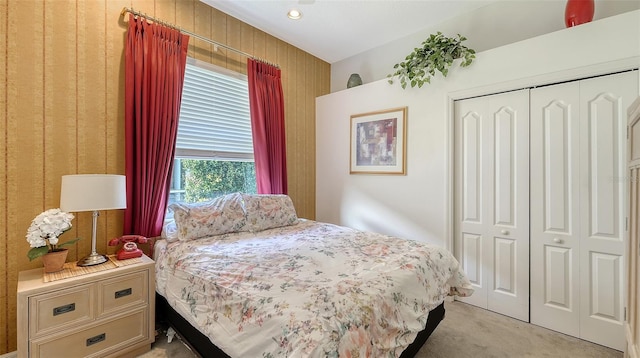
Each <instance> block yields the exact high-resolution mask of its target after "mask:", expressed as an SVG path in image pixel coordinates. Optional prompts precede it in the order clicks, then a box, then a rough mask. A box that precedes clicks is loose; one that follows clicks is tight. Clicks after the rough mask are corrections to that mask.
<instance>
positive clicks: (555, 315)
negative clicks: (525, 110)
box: [531, 72, 638, 350]
mask: <svg viewBox="0 0 640 358" xmlns="http://www.w3.org/2000/svg"><path fill="white" fill-rule="evenodd" d="M637 84H638V82H637V72H627V73H622V74H617V75H611V76H605V77H598V78H593V79H588V80H582V81H576V82H571V83H565V84H560V85H554V86H549V87H543V88H538V89H534V90H532V91H531V198H532V199H531V264H532V265H531V267H532V269H531V322H532V323H535V324H538V325H541V326H544V327H547V328H550V329H553V330H557V331H560V332H563V333H567V334H570V335H573V336H576V337H580V338H583V339H586V340H589V341H592V342H596V343H599V344H602V345H606V346H608V347H612V348H615V349H619V350H622V349H624V331H623V318H624V317H623V315H624V313H623V311H624V294H623V290H624V286H623V284H624V237H625V226H624V225H625V217H626V209H625V208H626V207H625V205H626V202H625V190H626V189H625V188H626V187H625V185H624V180H625V161H626V155H625V149H626V141H625V133H626V130H625V128H626V126H625V123H626V118H625V108H627V107H628V106H629V104H630V101H631V100H632V99H633V98H635V96H636V95H637Z"/></svg>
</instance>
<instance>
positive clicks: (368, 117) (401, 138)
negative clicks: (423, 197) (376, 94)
mask: <svg viewBox="0 0 640 358" xmlns="http://www.w3.org/2000/svg"><path fill="white" fill-rule="evenodd" d="M406 125H407V107H402V108H394V109H389V110H384V111H378V112H371V113H363V114H354V115H352V116H351V157H350V162H351V168H350V173H351V174H405V162H406V158H405V157H406Z"/></svg>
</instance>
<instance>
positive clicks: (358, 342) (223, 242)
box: [154, 193, 473, 358]
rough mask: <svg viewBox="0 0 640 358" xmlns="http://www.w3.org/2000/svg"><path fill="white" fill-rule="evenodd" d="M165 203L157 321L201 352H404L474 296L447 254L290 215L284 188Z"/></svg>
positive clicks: (323, 354) (157, 254) (412, 352)
mask: <svg viewBox="0 0 640 358" xmlns="http://www.w3.org/2000/svg"><path fill="white" fill-rule="evenodd" d="M170 209H171V210H172V211H173V214H174V219H175V226H173V227H172V226H171V225H168V226H167V227H166V228H165V230H164V234H163V236H165V237H166V239H165V240H158V241H157V242H156V244H155V249H154V252H155V253H154V259H155V260H156V291H157V294H158V299H157V307H158V309H159V312H158V315H159V317H158V318H157V319H166V320H168V321H169V322H170V324H171V325H172V326H173V327H174V328H175V329H176V330H177V331H178V333H179V334H180V335H181V336H182V337H183V338H184V339H186V340H187V341H188V342H189V344H190V345H191V346H192V347H194V348H195V349H196V350H197V351H198V353H199V354H200V355H202V356H215V357H217V356H223V357H224V356H229V357H274V358H275V357H399V356H403V357H405V356H406V357H409V356H413V355H415V353H416V352H417V351H418V350H419V349H420V347H421V346H422V344H423V343H424V341H425V340H426V339H427V338H428V336H429V335H430V334H431V332H433V330H434V329H435V327H436V326H437V324H438V322H440V320H441V319H442V318H443V317H444V306H443V302H444V300H445V299H446V297H447V296H454V295H459V296H469V295H471V294H472V292H473V290H472V288H471V285H470V283H469V281H468V279H467V278H466V276H465V274H464V273H463V272H462V271H461V269H460V265H459V264H458V262H457V261H456V260H455V258H454V257H453V256H452V255H451V254H450V253H449V252H448V251H447V250H445V249H442V248H440V247H436V246H432V245H427V244H424V243H420V242H417V241H413V240H405V239H399V238H394V237H390V236H386V235H381V234H375V233H368V232H363V231H358V230H354V229H350V228H346V227H341V226H337V225H332V224H327V223H321V222H316V221H312V220H305V219H300V218H298V217H297V216H296V214H295V209H294V208H293V204H292V202H291V199H290V198H289V197H288V196H286V195H247V194H239V193H234V194H231V195H227V196H224V197H220V198H217V199H215V200H213V201H211V202H207V203H202V204H189V205H188V204H172V205H171V206H170Z"/></svg>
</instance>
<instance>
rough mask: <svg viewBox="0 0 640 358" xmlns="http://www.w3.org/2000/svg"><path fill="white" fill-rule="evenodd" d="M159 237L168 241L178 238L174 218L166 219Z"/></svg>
mask: <svg viewBox="0 0 640 358" xmlns="http://www.w3.org/2000/svg"><path fill="white" fill-rule="evenodd" d="M160 237H161V238H163V239H165V240H167V241H168V242H174V241H177V240H178V227H177V226H176V222H175V221H174V220H166V221H165V223H164V225H163V226H162V234H160Z"/></svg>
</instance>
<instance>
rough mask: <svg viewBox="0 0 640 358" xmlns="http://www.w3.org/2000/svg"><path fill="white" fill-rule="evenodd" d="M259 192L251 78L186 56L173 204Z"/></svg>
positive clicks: (173, 179) (173, 182) (171, 192)
mask: <svg viewBox="0 0 640 358" xmlns="http://www.w3.org/2000/svg"><path fill="white" fill-rule="evenodd" d="M236 191H240V192H245V193H255V192H256V174H255V165H254V162H253V140H252V137H251V115H250V112H249V90H248V86H247V77H246V76H244V75H241V74H239V73H235V72H232V71H229V70H226V69H223V68H220V67H218V66H214V65H212V64H209V63H206V62H203V61H198V60H195V59H192V58H188V59H187V67H186V70H185V79H184V86H183V89H182V104H181V106H180V118H179V122H178V138H177V142H176V156H175V160H174V165H173V177H172V180H171V191H170V195H169V203H173V202H177V201H185V202H199V201H206V200H209V199H212V198H215V197H217V196H220V195H224V194H228V193H232V192H236Z"/></svg>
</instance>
